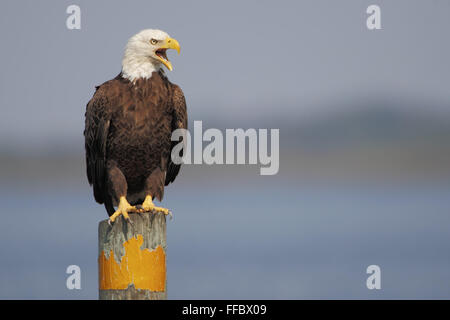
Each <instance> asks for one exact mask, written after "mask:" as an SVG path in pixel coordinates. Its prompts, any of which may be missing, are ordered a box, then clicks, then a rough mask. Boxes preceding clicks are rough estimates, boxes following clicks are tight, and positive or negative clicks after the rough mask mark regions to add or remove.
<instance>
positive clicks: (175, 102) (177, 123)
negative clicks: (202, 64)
mask: <svg viewBox="0 0 450 320" xmlns="http://www.w3.org/2000/svg"><path fill="white" fill-rule="evenodd" d="M172 106H173V120H172V132H173V131H174V130H176V129H187V112H186V100H185V99H184V94H183V91H181V89H180V87H178V86H177V85H173V94H172ZM178 143H179V142H178V141H172V144H171V147H170V152H171V153H172V149H173V147H175V146H176V145H177V144H178ZM180 167H181V164H175V163H173V162H172V157H171V156H170V155H169V160H168V165H167V172H166V181H165V185H166V186H167V185H168V184H169V183H171V182H173V181H174V180H175V178H176V177H177V175H178V172H180Z"/></svg>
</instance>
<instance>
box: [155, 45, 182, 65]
mask: <svg viewBox="0 0 450 320" xmlns="http://www.w3.org/2000/svg"><path fill="white" fill-rule="evenodd" d="M167 49H174V50H177V52H178V54H180V44H179V43H178V41H177V40H175V39H173V38H166V40H164V42H163V44H162V45H161V47H159V49H158V50H156V51H155V54H156V56H157V57H158V59H159V60H160V61H161V62H162V63H163V64H164V65H165V66H166V67H167V69H169V70H170V71H172V70H173V68H172V63H171V62H170V61H169V59H168V58H167V55H166V50H167Z"/></svg>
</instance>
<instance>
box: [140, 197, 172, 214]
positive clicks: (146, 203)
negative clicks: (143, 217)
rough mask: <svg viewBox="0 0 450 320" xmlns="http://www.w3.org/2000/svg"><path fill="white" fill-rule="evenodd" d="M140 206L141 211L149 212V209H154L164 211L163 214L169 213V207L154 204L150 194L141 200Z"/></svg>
mask: <svg viewBox="0 0 450 320" xmlns="http://www.w3.org/2000/svg"><path fill="white" fill-rule="evenodd" d="M141 207H142V212H149V211H153V210H154V211H157V212H161V213H164V214H165V215H168V214H170V211H169V209H166V208H162V207H157V206H155V204H154V203H153V200H152V196H150V195H148V196H146V197H145V200H144V202H142V205H141Z"/></svg>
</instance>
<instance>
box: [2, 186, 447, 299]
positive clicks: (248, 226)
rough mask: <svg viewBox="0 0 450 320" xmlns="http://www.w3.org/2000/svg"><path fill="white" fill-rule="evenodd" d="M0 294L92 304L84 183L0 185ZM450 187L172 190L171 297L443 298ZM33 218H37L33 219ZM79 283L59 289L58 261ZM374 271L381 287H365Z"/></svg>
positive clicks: (93, 253) (90, 206) (92, 256)
mask: <svg viewBox="0 0 450 320" xmlns="http://www.w3.org/2000/svg"><path fill="white" fill-rule="evenodd" d="M0 191H1V198H0V200H1V204H2V218H1V222H0V232H1V242H0V257H1V258H0V259H1V260H0V298H1V299H12V298H21V299H22V298H23V299H46V298H56V299H78V298H84V299H96V298H97V224H98V222H99V221H100V220H102V219H105V218H106V213H105V212H104V209H103V207H102V206H99V205H97V204H95V203H94V201H93V200H92V195H91V190H90V189H89V188H88V187H87V186H69V187H66V188H50V187H49V186H46V185H43V186H42V187H41V188H40V187H39V185H34V186H32V187H29V186H27V187H24V186H20V185H18V186H12V187H11V186H10V185H9V186H1V188H0ZM449 194H450V185H443V184H438V183H428V184H421V185H417V184H412V183H411V184H408V183H404V184H397V185H376V186H375V185H353V186H351V185H346V186H343V185H339V184H334V185H328V186H327V185H320V186H319V185H304V186H293V185H289V184H284V185H280V186H279V187H277V188H274V187H273V186H265V185H259V186H257V188H256V187H253V188H252V187H249V186H245V185H230V184H229V183H227V184H224V185H222V186H220V185H219V186H216V187H214V188H211V187H210V186H209V185H208V184H206V185H203V186H196V187H195V188H190V189H188V188H185V187H183V188H172V189H170V192H169V191H167V192H166V198H165V200H164V205H165V206H167V207H169V208H171V209H172V210H173V212H174V220H173V221H169V222H168V252H167V254H168V260H167V263H168V293H169V298H172V299H183V298H186V299H189V298H193V299H197V298H198V299H201V298H211V299H216V298H217V299H220V298H223V299H227V298H236V299H241V298H243V299H244V298H255V299H271V298H274V299H278V298H280V299H281V298H282V299H309V298H328V299H337V298H356V299H360V298H361V299H362V298H369V299H372V298H373V299H379V298H383V299H391V298H405V299H409V298H425V299H428V298H438V299H440V298H446V299H449V298H450V273H449V272H448V270H450V254H449V253H450V214H449V213H450V197H449V196H448V195H449ZM38 215H39V217H38ZM71 264H76V265H79V266H80V267H81V272H82V284H81V285H82V289H81V290H68V289H67V288H66V277H67V274H66V273H65V271H66V268H67V266H68V265H71ZM371 264H376V265H379V266H380V267H381V290H368V289H367V288H366V278H367V277H368V275H367V274H366V268H367V266H369V265H371Z"/></svg>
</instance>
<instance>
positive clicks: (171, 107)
mask: <svg viewBox="0 0 450 320" xmlns="http://www.w3.org/2000/svg"><path fill="white" fill-rule="evenodd" d="M177 128H187V113H186V102H185V99H184V95H183V92H182V91H181V89H180V88H179V87H178V86H177V85H174V84H172V83H170V82H169V80H168V79H167V77H166V76H165V75H164V74H163V73H162V72H154V73H153V74H152V77H151V78H149V79H137V80H136V81H135V82H134V83H132V82H130V81H129V80H127V79H125V78H123V77H122V76H121V75H118V76H117V77H116V78H114V79H113V80H110V81H107V82H105V83H104V84H102V85H101V86H99V87H98V89H97V91H96V92H95V94H94V96H93V98H92V99H91V101H89V103H88V105H87V107H86V121H85V131H84V135H85V148H86V166H87V177H88V181H89V183H90V184H91V185H93V188H94V197H95V200H96V201H97V202H99V203H104V202H105V201H109V202H112V203H113V204H114V205H115V204H117V201H118V199H119V197H120V196H124V195H126V196H127V198H129V199H128V200H129V201H130V203H132V204H137V203H140V202H141V201H143V198H144V197H145V195H146V194H148V193H150V194H151V195H152V196H153V197H156V198H157V199H159V200H162V197H163V194H164V186H165V185H167V184H169V183H170V182H173V181H174V179H175V177H176V176H177V174H178V172H179V170H180V166H179V165H175V164H173V163H172V161H171V159H170V153H171V149H172V147H173V146H174V143H173V142H172V141H171V140H170V137H171V134H172V131H173V130H175V129H177ZM120 175H122V176H120ZM123 177H124V178H123ZM123 193H125V194H123ZM106 205H107V203H105V206H106ZM108 207H109V209H108V208H107V210H108V213H109V214H111V213H110V211H111V207H112V204H111V203H108Z"/></svg>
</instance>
